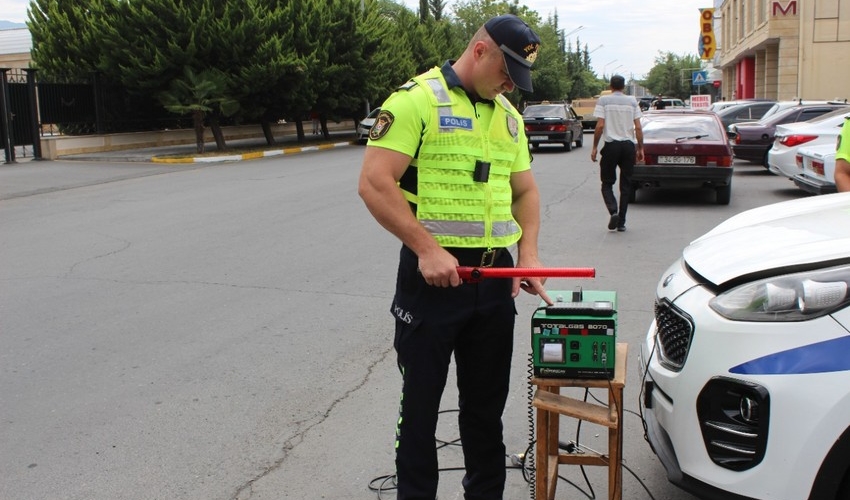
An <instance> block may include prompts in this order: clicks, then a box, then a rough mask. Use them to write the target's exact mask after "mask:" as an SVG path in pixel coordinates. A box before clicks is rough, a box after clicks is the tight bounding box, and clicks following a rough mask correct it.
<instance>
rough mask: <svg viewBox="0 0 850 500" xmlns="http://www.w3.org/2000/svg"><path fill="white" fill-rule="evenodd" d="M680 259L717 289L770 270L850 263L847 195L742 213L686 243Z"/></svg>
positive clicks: (818, 197) (804, 199)
mask: <svg viewBox="0 0 850 500" xmlns="http://www.w3.org/2000/svg"><path fill="white" fill-rule="evenodd" d="M683 259H684V261H685V262H686V263H687V265H688V266H690V267H691V268H692V269H693V270H694V271H695V272H696V273H698V274H699V275H701V276H702V277H703V278H705V279H707V280H709V281H710V282H711V283H713V284H714V285H717V286H722V285H723V284H725V283H727V282H728V281H730V280H733V279H735V278H738V277H740V276H745V275H748V274H751V273H760V272H765V271H770V270H772V269H783V268H788V267H792V266H798V265H805V264H810V263H817V262H826V261H831V260H838V259H843V260H844V261H850V193H837V194H831V195H822V196H813V197H809V198H802V199H799V200H793V201H786V202H782V203H776V204H773V205H766V206H763V207H759V208H755V209H752V210H748V211H746V212H742V213H740V214H738V215H735V216H733V217H731V218H729V219H727V220H726V221H724V222H722V223H721V224H720V225H718V226H717V227H715V228H714V229H712V230H711V231H709V232H708V233H706V234H704V235H703V236H701V237H699V238H697V239H696V240H694V241H693V242H691V244H690V245H689V246H688V247H687V248H685V250H684V252H683Z"/></svg>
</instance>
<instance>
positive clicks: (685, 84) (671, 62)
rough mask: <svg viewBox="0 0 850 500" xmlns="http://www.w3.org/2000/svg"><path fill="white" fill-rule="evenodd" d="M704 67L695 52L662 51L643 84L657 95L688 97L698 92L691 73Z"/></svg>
mask: <svg viewBox="0 0 850 500" xmlns="http://www.w3.org/2000/svg"><path fill="white" fill-rule="evenodd" d="M701 67H702V65H701V62H700V59H699V57H697V56H696V55H695V54H689V55H681V56H680V55H676V54H673V53H672V52H660V51H659V53H658V56H657V57H656V58H655V66H653V67H652V69H651V70H649V75H648V76H647V78H646V80H644V81H643V82H641V84H642V85H643V86H644V87H646V88H647V89H648V90H649V91H650V92H652V93H653V94H656V95H659V94H661V95H665V96H667V97H678V98H679V99H687V98H689V97H690V95H691V94H695V93H697V89H696V87H693V86H692V85H691V74H692V72H693V71H697V70H698V69H700V68H701Z"/></svg>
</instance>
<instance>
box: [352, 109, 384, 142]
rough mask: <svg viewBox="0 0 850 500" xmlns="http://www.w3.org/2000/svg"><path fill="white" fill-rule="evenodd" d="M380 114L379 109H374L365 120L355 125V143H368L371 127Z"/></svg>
mask: <svg viewBox="0 0 850 500" xmlns="http://www.w3.org/2000/svg"><path fill="white" fill-rule="evenodd" d="M380 112H381V108H375V109H373V110H372V111H371V112H370V113H369V115H368V116H366V118H363V119H362V120H360V123H358V124H357V142H359V143H360V144H366V142H368V140H369V131H370V130H372V125H374V124H375V118H376V117H377V116H378V113H380Z"/></svg>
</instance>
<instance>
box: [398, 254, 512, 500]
mask: <svg viewBox="0 0 850 500" xmlns="http://www.w3.org/2000/svg"><path fill="white" fill-rule="evenodd" d="M447 250H449V251H450V252H452V254H454V255H455V257H457V258H458V261H459V263H460V265H462V266H464V265H465V266H480V264H481V254H482V253H483V251H484V250H483V249H447ZM418 263H419V261H418V258H417V257H416V254H414V253H413V251H411V250H410V249H409V248H407V247H402V249H401V256H400V260H399V268H398V277H397V282H396V294H395V299H394V301H393V306H392V313H393V315H394V316H395V317H396V331H395V341H394V346H395V349H396V352H397V354H398V366H399V370H400V371H401V374H402V379H403V388H402V397H401V403H400V410H399V419H398V424H397V428H396V474H397V482H398V499H399V500H413V499H417V500H418V499H427V500H434V498H435V497H436V495H437V483H438V480H439V473H438V463H437V449H436V441H435V433H436V429H437V417H438V412H439V409H440V400H441V398H442V395H443V388H444V387H445V385H446V379H447V376H448V370H449V364H450V361H451V356H452V353H454V356H455V364H456V366H457V384H458V392H459V397H458V399H459V400H458V408H459V414H458V426H459V430H460V439H461V445H462V447H463V455H464V465H465V468H466V475H465V476H464V478H463V487H464V491H465V498H466V499H467V500H485V499H486V500H500V499H501V498H502V493H503V490H504V486H505V445H504V442H503V439H502V412H503V411H504V409H505V402H506V400H507V395H508V387H509V379H510V369H511V356H512V352H513V333H514V322H515V317H516V308H515V305H514V300H513V298H512V297H511V280H510V279H485V280H482V281H480V282H479V283H464V284H462V285H460V286H459V287H456V288H451V287H449V288H440V287H434V286H429V285H427V284H426V283H425V280H424V279H423V278H422V275H421V274H420V273H419V271H418ZM493 265H494V267H513V257H512V256H511V254H510V252H508V251H507V250H504V249H502V250H499V251H498V253H497V255H496V259H495V261H494V264H493Z"/></svg>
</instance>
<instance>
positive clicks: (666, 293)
mask: <svg viewBox="0 0 850 500" xmlns="http://www.w3.org/2000/svg"><path fill="white" fill-rule="evenodd" d="M848 288H850V193H839V194H831V195H823V196H815V197H807V198H801V199H798V200H793V201H788V202H784V203H778V204H774V205H768V206H764V207H760V208H756V209H754V210H749V211H746V212H743V213H741V214H738V215H736V216H734V217H732V218H730V219H728V220H727V221H725V222H723V223H722V224H720V225H718V226H717V227H716V228H714V229H713V230H711V231H710V232H708V233H707V234H705V235H704V236H702V237H700V238H699V239H697V240H695V241H693V242H692V243H691V244H690V245H689V246H688V247H687V248H685V249H684V252H683V254H682V257H681V258H680V259H679V260H677V261H676V262H675V263H674V264H673V265H672V266H670V268H669V269H667V271H665V272H664V274H663V275H662V276H661V281H660V283H659V284H658V286H657V288H656V301H655V320H654V321H653V322H652V324H651V325H650V328H649V331H648V332H647V336H646V340H645V343H644V344H643V345H642V346H641V352H640V367H641V371H642V374H643V377H644V380H643V383H642V387H643V394H642V406H643V413H644V418H645V421H646V428H647V435H648V439H649V442H650V445H651V446H652V449H653V450H654V452H655V453H656V455H657V456H658V457H659V458H660V460H661V462H662V463H663V465H664V467H665V469H666V470H667V475H668V478H669V480H670V481H671V482H673V483H675V484H677V485H678V486H680V487H682V488H683V489H685V490H688V491H690V492H692V493H694V494H696V495H697V496H700V497H702V498H706V499H724V500H726V499H730V498H734V499H737V500H745V499H750V500H752V499H761V500H803V499H809V500H847V499H848V498H850V307H848V305H850V294H848Z"/></svg>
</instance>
